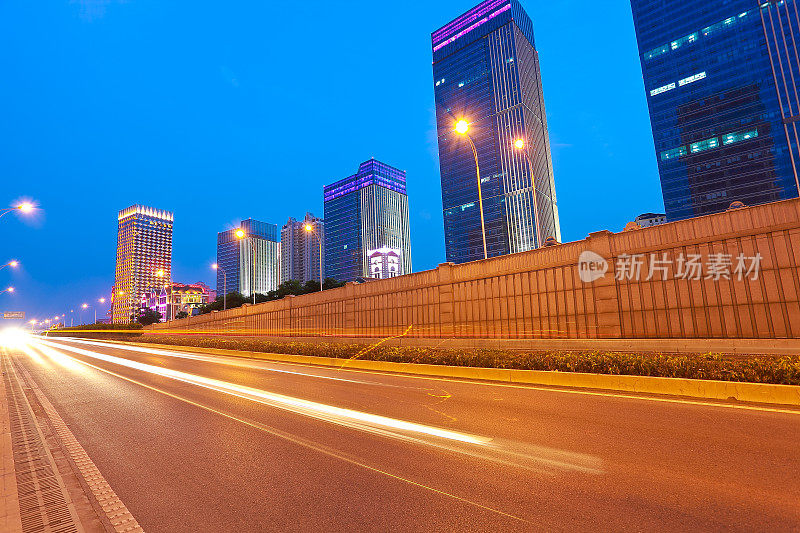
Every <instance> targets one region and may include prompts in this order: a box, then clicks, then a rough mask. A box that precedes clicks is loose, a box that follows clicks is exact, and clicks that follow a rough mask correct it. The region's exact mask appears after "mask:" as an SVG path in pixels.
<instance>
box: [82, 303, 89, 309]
mask: <svg viewBox="0 0 800 533" xmlns="http://www.w3.org/2000/svg"><path fill="white" fill-rule="evenodd" d="M81 307H82V308H84V309H86V308H87V307H89V304H83V305H81Z"/></svg>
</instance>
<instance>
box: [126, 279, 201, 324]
mask: <svg viewBox="0 0 800 533" xmlns="http://www.w3.org/2000/svg"><path fill="white" fill-rule="evenodd" d="M212 296H213V298H212ZM215 298H216V293H214V292H213V291H211V290H210V289H209V287H208V285H206V284H205V283H202V282H197V283H192V284H186V283H173V284H172V291H170V290H169V287H162V288H161V289H160V290H152V291H148V292H146V293H145V294H143V295H142V297H141V304H140V306H141V307H142V308H148V309H152V310H153V311H158V312H159V313H160V314H161V321H162V322H165V321H166V320H167V319H168V318H170V317H172V318H174V317H177V316H178V313H180V312H184V313H186V314H187V315H188V316H195V315H197V314H199V313H200V308H201V307H203V306H204V305H206V304H208V303H209V302H213V301H214V299H215Z"/></svg>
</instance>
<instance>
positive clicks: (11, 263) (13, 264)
mask: <svg viewBox="0 0 800 533" xmlns="http://www.w3.org/2000/svg"><path fill="white" fill-rule="evenodd" d="M17 265H19V261H16V260H14V261H9V262H8V266H10V267H12V268H16V267H17Z"/></svg>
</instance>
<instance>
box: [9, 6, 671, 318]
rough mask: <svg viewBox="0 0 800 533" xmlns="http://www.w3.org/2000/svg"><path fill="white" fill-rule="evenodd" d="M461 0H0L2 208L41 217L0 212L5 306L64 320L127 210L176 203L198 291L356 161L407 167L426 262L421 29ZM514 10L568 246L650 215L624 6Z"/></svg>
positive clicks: (428, 127)
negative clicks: (220, 266)
mask: <svg viewBox="0 0 800 533" xmlns="http://www.w3.org/2000/svg"><path fill="white" fill-rule="evenodd" d="M474 3H477V0H475V1H474V2H473V1H472V0H470V1H465V0H439V1H437V2H414V1H405V2H375V1H374V0H373V1H365V0H364V1H362V0H351V1H348V2H318V1H312V0H309V1H305V2H302V3H298V2H282V3H278V2H263V1H258V2H255V1H254V2H207V1H203V0H195V1H193V2H157V1H155V0H148V1H139V0H128V1H114V0H93V1H90V0H83V1H76V0H72V1H60V2H59V1H55V2H45V3H42V2H30V1H26V0H7V1H4V2H2V3H0V49H2V50H3V53H2V54H0V73H2V78H1V79H2V82H0V102H1V103H0V183H2V188H0V191H1V194H0V204H8V205H12V204H14V203H16V202H18V201H19V200H21V199H31V200H34V201H35V202H36V203H37V204H38V205H39V206H40V208H41V209H40V210H39V211H38V212H37V214H36V216H33V217H26V218H22V217H19V216H16V215H15V214H11V215H8V216H6V217H4V218H3V219H2V220H0V263H5V262H7V261H8V260H10V259H19V260H20V261H21V267H20V268H18V269H17V270H15V271H11V269H8V268H7V269H5V270H3V271H2V272H0V287H2V288H5V287H7V286H9V285H13V286H14V287H15V288H16V289H17V291H16V293H14V294H13V295H10V294H8V293H6V294H2V295H0V310H1V311H16V310H24V311H26V312H27V313H28V318H31V317H39V318H44V317H45V316H51V317H52V316H53V315H55V314H61V313H64V312H67V313H68V312H69V310H70V309H74V310H75V313H74V316H76V317H78V318H79V306H80V304H81V303H83V302H86V303H89V304H94V303H96V302H97V299H98V298H100V297H103V296H105V297H108V294H109V292H110V289H111V286H112V284H113V282H114V260H115V247H116V229H117V211H119V210H120V209H123V208H125V207H127V206H129V205H131V204H134V203H142V204H146V205H150V206H152V207H156V208H159V209H167V210H170V211H173V212H174V213H175V227H174V235H173V272H174V278H175V280H176V281H181V282H195V281H205V282H207V283H209V284H211V285H212V286H213V285H214V279H215V278H214V274H213V271H211V270H210V266H209V265H210V264H211V263H212V262H213V261H214V259H215V254H216V249H215V246H216V235H217V232H219V231H222V230H225V229H228V228H231V227H233V226H234V225H236V224H237V222H238V221H239V220H241V219H243V218H248V217H253V218H256V219H259V220H264V221H267V222H272V223H275V224H278V225H279V226H280V225H282V224H283V223H285V222H286V220H287V219H288V217H290V216H293V217H295V218H302V217H303V215H304V214H305V212H306V211H311V212H313V213H314V214H316V215H319V216H322V214H323V213H322V187H323V185H325V184H328V183H331V182H333V181H335V180H338V179H341V178H344V177H346V176H348V175H350V174H353V173H354V172H355V171H356V170H357V168H358V164H359V163H360V162H361V161H364V160H366V159H369V158H370V157H375V158H377V159H380V160H382V161H384V162H386V163H388V164H391V165H393V166H396V167H398V168H401V169H404V170H406V171H407V172H408V192H409V205H410V212H411V250H412V257H413V262H414V268H415V270H416V271H419V270H425V269H429V268H433V267H435V266H436V265H437V264H438V263H440V262H442V261H444V241H443V228H442V213H441V207H442V203H441V188H440V182H439V166H438V159H437V157H438V156H437V144H436V124H435V115H434V102H433V83H432V73H431V49H430V33H431V32H432V31H433V30H435V29H437V28H438V27H439V26H441V25H443V24H445V23H447V22H448V21H450V20H451V19H453V18H455V17H456V16H458V15H460V14H461V13H463V12H464V11H466V10H468V9H469V8H471V7H472V6H473V5H474ZM523 5H524V7H525V8H526V10H527V11H528V14H529V15H530V16H531V18H532V19H533V21H534V25H535V34H536V47H537V49H538V50H539V53H540V58H541V65H542V77H543V83H544V94H545V101H546V106H547V115H548V117H547V118H548V121H549V128H550V140H551V143H552V148H553V157H554V167H555V180H556V192H557V196H558V205H559V211H560V215H561V229H562V235H563V238H564V240H565V241H573V240H578V239H583V238H584V237H586V236H587V235H588V233H590V232H592V231H597V230H601V229H610V230H612V231H620V230H622V228H623V227H624V225H625V223H626V222H628V221H630V220H633V218H634V217H635V216H636V215H638V214H640V213H643V212H647V211H656V212H662V211H663V202H662V198H661V191H660V186H659V182H658V172H657V167H656V160H655V155H654V151H653V140H652V135H651V132H650V122H649V118H648V114H647V103H646V100H645V91H644V87H643V83H642V76H641V69H640V67H639V61H638V51H637V48H636V40H635V34H634V29H633V21H632V17H631V11H630V5H629V3H628V2H626V1H622V0H619V1H613V2H597V1H592V0H553V1H549V2H539V1H533V0H527V1H526V0H523ZM104 312H105V309H103V310H102V312H99V313H98V316H100V315H103V314H104ZM83 318H84V319H87V320H91V318H93V315H92V313H91V310H90V311H89V312H86V313H84V317H83ZM76 320H77V319H76ZM0 325H2V324H0Z"/></svg>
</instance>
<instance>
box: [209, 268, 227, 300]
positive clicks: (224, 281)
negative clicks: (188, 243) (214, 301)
mask: <svg viewBox="0 0 800 533" xmlns="http://www.w3.org/2000/svg"><path fill="white" fill-rule="evenodd" d="M211 268H213V269H214V270H221V271H222V310H223V311H225V310H226V309H228V274H227V273H226V272H225V269H224V268H222V267H221V266H219V265H218V264H217V263H214V264H213V265H211ZM217 286H218V287H219V285H217Z"/></svg>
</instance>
